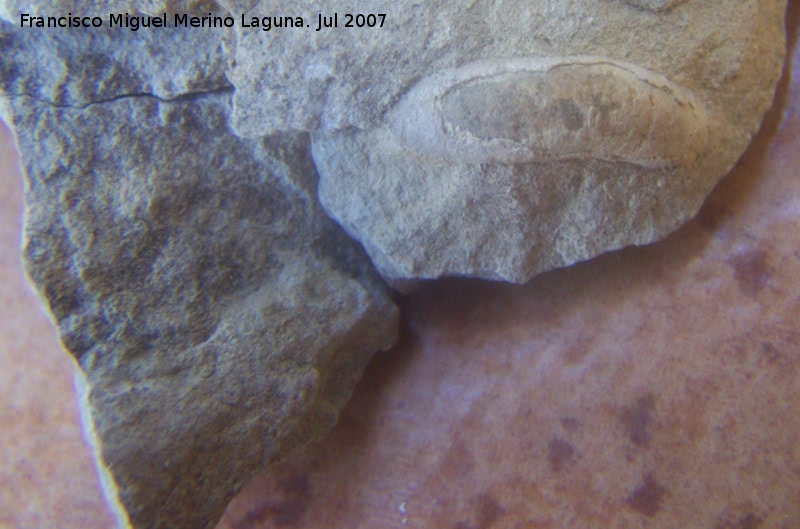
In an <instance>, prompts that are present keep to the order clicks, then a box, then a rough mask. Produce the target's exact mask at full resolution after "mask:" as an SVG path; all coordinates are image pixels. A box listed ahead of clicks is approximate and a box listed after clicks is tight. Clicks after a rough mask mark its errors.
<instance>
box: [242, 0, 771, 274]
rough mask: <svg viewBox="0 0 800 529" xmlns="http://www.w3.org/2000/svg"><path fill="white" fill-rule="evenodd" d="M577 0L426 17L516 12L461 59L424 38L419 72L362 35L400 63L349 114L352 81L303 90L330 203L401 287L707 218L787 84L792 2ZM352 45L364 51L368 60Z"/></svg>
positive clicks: (360, 92) (641, 239) (548, 263)
mask: <svg viewBox="0 0 800 529" xmlns="http://www.w3.org/2000/svg"><path fill="white" fill-rule="evenodd" d="M427 5H428V8H430V9H432V8H431V7H430V5H429V4H427ZM563 5H564V3H563V2H555V1H553V2H537V3H533V4H531V5H528V4H525V5H519V6H517V7H514V6H511V5H506V4H503V9H497V10H495V9H493V8H492V9H489V8H488V7H485V6H483V5H482V4H474V5H473V6H472V8H471V9H468V10H466V12H465V13H463V14H460V15H459V16H460V17H461V18H458V19H457V17H456V15H455V14H450V13H449V12H448V10H447V8H446V7H443V9H442V12H441V13H440V17H441V18H438V19H436V20H437V23H436V24H434V23H433V19H432V18H430V17H432V16H433V15H432V14H431V13H426V12H424V11H423V12H420V13H419V17H421V20H428V21H429V23H428V25H427V26H426V24H425V23H424V22H420V20H419V19H418V20H417V21H416V23H417V24H420V25H421V26H422V27H429V28H433V27H436V28H441V27H449V28H456V27H457V24H456V20H459V21H464V20H474V21H477V20H483V21H487V20H494V19H493V18H492V17H496V16H498V13H500V12H502V13H503V15H502V16H503V18H502V20H503V22H504V23H503V24H494V25H490V26H489V27H486V28H484V29H485V30H486V31H487V32H488V34H487V35H485V37H482V38H475V39H467V38H462V39H455V38H454V39H453V42H452V45H451V46H449V47H448V48H447V51H446V53H445V52H443V53H440V54H436V53H433V52H431V51H430V50H428V49H426V50H416V49H415V51H414V53H417V51H418V52H419V53H418V55H415V59H416V60H415V61H413V65H412V64H410V63H405V62H402V61H399V60H398V59H396V58H392V57H391V52H390V51H389V50H383V48H379V49H378V50H377V51H375V50H374V49H373V48H371V47H370V45H372V44H373V43H372V42H364V49H369V50H370V51H369V54H370V55H369V56H370V57H373V56H374V55H381V54H382V53H385V56H384V55H381V57H382V60H384V61H388V62H386V63H383V64H385V65H386V71H387V74H386V76H385V77H383V78H375V79H373V78H372V77H371V76H372V74H371V73H370V71H369V69H368V68H367V70H366V73H364V76H365V77H364V79H362V81H363V82H364V84H362V85H358V86H355V81H354V82H353V87H352V91H353V95H352V100H353V104H352V105H351V106H347V107H345V106H344V105H341V106H340V105H338V104H335V103H334V102H335V101H336V99H337V97H338V95H337V94H338V91H339V90H340V89H342V90H343V88H342V86H343V84H344V83H346V82H347V80H348V77H347V75H346V74H344V73H343V74H342V75H337V76H336V79H335V80H333V81H331V83H329V84H327V85H326V86H327V90H328V92H326V93H325V97H323V98H315V99H314V101H315V102H316V104H317V107H314V106H313V105H310V104H306V103H305V102H303V101H300V98H301V97H302V94H301V95H298V96H296V97H291V96H287V98H288V99H289V101H290V102H292V103H293V104H297V105H299V108H302V109H306V110H308V112H310V113H311V114H313V115H318V116H320V117H321V118H320V120H319V123H318V124H317V127H318V128H319V130H317V131H316V132H314V133H313V135H312V137H313V143H314V145H313V153H314V160H315V163H316V164H317V168H318V170H319V172H320V178H321V183H320V187H319V195H320V201H321V203H322V204H323V206H324V207H325V209H326V211H327V212H328V213H329V214H330V215H331V216H332V217H333V218H335V219H336V220H337V221H338V222H339V223H340V224H341V225H342V226H343V227H344V228H345V229H346V230H347V232H348V233H350V234H351V235H352V236H353V237H355V238H356V239H358V240H359V241H361V242H362V243H363V245H364V247H365V248H366V249H367V252H368V253H369V254H370V257H371V258H372V259H373V261H374V262H375V264H376V265H377V267H378V269H379V270H380V272H381V274H382V275H383V276H384V277H385V278H387V279H388V280H390V281H393V282H395V284H397V285H401V284H402V281H404V280H407V279H419V278H428V279H430V278H437V277H441V276H469V277H479V278H486V279H498V280H506V281H512V282H518V283H522V282H526V281H528V280H529V279H530V278H531V277H533V276H534V275H536V274H538V273H540V272H543V271H546V270H550V269H552V268H555V267H559V266H565V265H569V264H572V263H575V262H577V261H581V260H584V259H588V258H591V257H593V256H595V255H597V254H600V253H603V252H606V251H609V250H614V249H618V248H621V247H624V246H628V245H632V244H636V245H639V244H646V243H650V242H653V241H655V240H658V239H660V238H662V237H664V236H665V235H667V234H668V233H670V232H672V231H673V230H675V229H676V228H678V227H679V226H680V225H681V224H683V223H684V222H686V221H687V220H688V219H690V218H691V217H692V216H694V215H695V214H696V212H697V211H698V209H699V208H700V205H701V204H702V203H703V200H704V199H705V197H706V195H707V194H708V193H709V192H710V190H711V189H712V188H713V187H714V185H715V184H716V183H717V181H718V180H719V179H720V178H721V177H722V176H723V175H725V174H726V173H727V172H728V171H729V170H730V168H731V167H732V166H733V164H734V163H735V162H736V160H737V159H738V158H739V156H740V155H741V153H742V152H743V151H744V149H745V148H746V147H747V144H748V143H749V141H750V138H751V137H752V135H753V134H754V133H755V132H756V131H757V129H758V127H759V124H760V122H761V118H762V116H763V114H764V112H766V110H767V109H768V108H769V106H770V104H771V102H772V98H773V93H774V89H775V84H776V83H777V80H778V78H779V76H780V72H781V68H782V64H783V56H784V51H785V50H784V48H785V43H784V29H783V12H784V10H785V7H786V4H785V2H784V1H781V0H761V1H759V2H756V3H751V4H744V3H741V2H734V1H725V2H718V3H714V4H713V5H712V4H709V3H705V2H686V3H681V4H677V5H674V6H673V7H672V9H668V10H664V11H658V12H653V11H650V10H642V9H639V8H637V7H633V6H629V5H627V4H625V3H622V2H593V1H587V2H577V3H575V2H571V3H570V6H571V8H570V9H569V10H565V9H563ZM387 9H393V8H388V7H387ZM409 9H411V8H410V7H409ZM426 9H427V8H426ZM567 11H568V12H567ZM576 13H580V15H576ZM395 15H396V13H395ZM462 15H463V16H462ZM426 17H427V18H426ZM448 17H452V18H448ZM711 20H713V21H715V22H714V23H710V21H711ZM443 21H446V22H443ZM500 28H502V34H500ZM431 31H433V30H431ZM454 31H455V30H454ZM433 34H434V33H433V32H432V33H429V34H426V35H423V36H419V35H417V36H416V37H414V42H410V43H409V46H411V48H412V49H414V46H415V45H416V44H415V42H416V41H417V40H420V41H422V42H427V41H428V40H430V39H432V38H433ZM719 34H725V35H732V36H735V38H730V39H725V40H724V41H722V40H720V39H719V38H718V37H717V35H719ZM359 35H360V34H359ZM463 35H466V33H463ZM482 35H483V33H482ZM515 35H517V36H520V39H521V36H522V35H527V36H528V38H526V39H521V40H520V39H515V38H514V36H515ZM332 38H335V37H333V36H328V35H327V34H326V35H324V36H320V37H319V39H320V40H324V39H332ZM353 38H359V37H358V36H357V35H356V34H355V33H354V34H353ZM364 38H365V39H366V38H367V37H364ZM754 43H757V44H754ZM394 45H395V46H398V44H397V43H394ZM308 46H310V48H313V49H308V50H306V51H307V53H308V54H309V55H310V56H312V57H314V58H315V60H318V61H320V62H322V63H324V64H331V65H334V64H336V60H343V59H341V56H340V55H336V60H333V61H328V62H326V54H327V53H329V50H328V48H324V47H322V46H318V47H316V48H314V46H315V43H314V42H312V43H311V44H309V45H308ZM350 53H351V56H350V59H348V60H352V61H355V62H357V63H358V60H359V59H358V57H357V55H358V54H359V53H367V52H364V51H362V48H360V47H356V51H352V52H350ZM243 54H244V55H247V54H248V40H247V39H243V40H241V43H240V47H239V50H238V52H237V55H238V56H241V55H243ZM345 55H346V53H345ZM370 60H372V59H370ZM368 62H369V61H368ZM246 64H248V63H246V62H245V63H242V62H241V61H240V62H239V63H238V65H237V67H236V68H235V69H234V73H235V75H233V76H232V79H233V82H234V84H235V85H236V87H237V90H236V95H235V96H234V97H235V99H236V100H237V101H240V102H241V101H245V100H247V101H248V102H249V104H250V105H257V104H258V100H259V99H258V97H257V96H255V95H253V97H249V98H248V96H247V94H248V93H249V89H248V85H247V83H245V84H244V88H243V89H242V88H240V85H239V82H240V81H242V80H245V79H247V78H248V77H247V75H246V74H245V72H247V71H249V70H246V66H245V65H246ZM250 67H251V68H252V65H251V66H250ZM237 72H238V73H237ZM354 75H355V74H354ZM289 79H290V78H287V80H288V82H289V86H292V87H293V88H297V85H293V84H292V82H291V81H290V80H289ZM373 81H374V82H373ZM376 94H383V95H380V96H378V95H376ZM376 97H378V98H379V100H375V101H373V100H371V99H370V98H376ZM246 104H247V103H239V106H240V107H241V106H242V105H246ZM287 104H288V103H287ZM299 115H304V113H303V111H299V110H296V109H295V110H294V111H292V112H288V113H281V112H279V113H278V114H277V116H278V118H277V119H287V118H288V117H291V118H295V117H297V116H299ZM237 123H238V125H237V126H238V127H239V128H240V129H242V130H240V131H241V132H244V133H248V132H249V131H250V130H255V129H252V128H251V127H250V126H249V125H245V124H244V123H245V122H243V121H241V120H239V121H238V122H237ZM266 123H270V121H269V120H267V121H266ZM293 124H295V125H298V126H303V123H300V122H293ZM332 124H336V125H337V127H338V126H341V127H339V129H338V130H329V129H331V128H336V127H333V126H332ZM261 125H262V126H266V125H264V124H263V123H261ZM278 125H280V126H285V125H286V123H280V124H278Z"/></svg>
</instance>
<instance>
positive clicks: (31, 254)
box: [0, 25, 397, 529]
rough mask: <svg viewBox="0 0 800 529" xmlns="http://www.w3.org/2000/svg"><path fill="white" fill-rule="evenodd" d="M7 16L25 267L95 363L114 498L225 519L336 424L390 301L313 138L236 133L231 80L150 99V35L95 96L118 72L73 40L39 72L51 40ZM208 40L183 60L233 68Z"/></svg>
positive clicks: (391, 316) (165, 514) (137, 514)
mask: <svg viewBox="0 0 800 529" xmlns="http://www.w3.org/2000/svg"><path fill="white" fill-rule="evenodd" d="M2 30H3V31H4V36H3V40H2V46H3V52H4V53H3V55H2V60H0V64H2V67H1V68H0V71H2V72H4V74H3V88H4V89H5V90H9V92H8V95H7V96H6V97H4V98H3V99H0V106H2V107H3V110H4V114H5V119H6V120H7V121H8V122H9V123H11V124H12V126H13V128H14V132H15V136H16V140H17V146H18V149H19V151H20V156H21V163H22V165H23V168H24V173H25V185H26V187H25V199H26V212H25V215H26V217H25V241H24V244H25V248H24V256H25V260H26V267H27V271H28V273H29V275H30V277H31V279H32V280H33V282H34V283H35V285H36V286H37V287H38V290H39V291H40V293H41V294H42V296H43V298H44V299H45V300H46V302H47V303H48V305H49V307H50V310H51V312H52V315H53V318H54V320H55V321H56V323H57V325H58V327H59V331H60V334H61V339H62V341H63V343H64V344H65V346H66V347H67V349H68V350H69V351H70V352H71V353H72V355H73V356H74V357H75V359H76V361H77V363H78V364H79V365H80V367H81V369H82V371H83V372H84V373H85V377H79V378H81V380H80V381H79V384H84V383H85V386H86V387H87V388H88V394H87V395H86V397H87V399H88V401H87V402H85V403H84V406H85V411H86V412H87V414H88V413H91V420H87V421H86V422H85V425H86V429H87V436H88V437H89V439H90V441H92V442H94V443H95V449H96V450H97V451H98V457H99V458H101V459H99V461H98V463H99V470H100V473H101V478H102V479H103V482H104V488H105V492H106V495H107V498H108V499H109V501H110V502H111V503H112V506H113V507H114V509H115V511H116V515H117V516H118V521H119V523H120V525H121V526H126V524H127V523H130V524H131V525H132V526H133V527H136V528H148V529H150V528H170V529H177V528H201V527H212V526H213V525H214V524H215V523H216V522H217V520H218V519H219V516H220V515H221V514H222V511H223V509H224V508H225V505H226V504H227V502H228V501H229V499H230V498H231V497H232V495H233V494H234V493H235V492H236V491H237V490H238V489H239V488H240V487H241V485H242V484H243V483H244V482H246V480H247V479H248V478H249V477H250V476H251V475H252V473H254V472H256V471H258V469H259V468H262V467H263V466H264V465H266V464H269V463H271V462H273V461H275V460H277V459H279V458H281V457H282V456H283V455H284V454H286V453H287V452H289V451H291V450H294V449H296V448H297V447H299V446H301V445H303V444H305V443H307V442H310V441H313V440H315V439H318V438H319V437H321V436H322V435H323V434H324V433H325V432H326V431H327V430H328V429H329V428H330V427H331V426H332V425H333V424H334V423H335V421H336V418H337V415H338V412H339V410H340V408H341V407H342V405H343V404H344V402H345V401H346V400H347V399H348V397H349V395H350V392H351V391H352V388H353V386H354V384H355V382H356V380H357V379H358V378H359V377H360V375H361V372H362V370H363V368H364V366H365V364H366V362H367V360H368V359H369V357H370V356H371V355H372V353H374V352H375V351H377V350H379V349H386V348H388V347H390V346H391V344H392V343H393V341H394V339H395V333H396V326H397V321H396V320H397V314H396V309H395V308H394V306H393V305H392V304H391V302H390V301H389V299H388V297H387V295H386V292H385V290H384V288H383V287H382V285H381V283H380V281H379V279H377V275H375V274H374V271H373V270H372V268H371V265H370V264H369V261H368V259H367V258H366V256H365V255H364V254H363V251H362V250H361V249H360V248H359V247H358V246H357V245H356V244H355V243H354V242H353V241H351V240H350V239H349V238H347V237H346V235H344V233H343V232H342V231H341V229H340V228H339V227H338V226H336V225H335V224H334V223H333V222H332V221H330V220H329V219H328V218H327V217H326V216H325V215H324V214H323V212H322V210H321V208H320V207H319V204H318V203H317V201H316V198H315V187H316V179H317V177H316V173H315V171H314V166H313V162H312V161H311V158H310V155H309V150H310V148H309V140H308V138H307V136H297V135H283V136H271V137H266V138H259V139H248V140H243V139H241V138H239V137H237V136H235V135H234V134H233V133H232V132H231V131H230V130H229V127H228V121H229V115H230V111H231V102H230V91H229V90H215V91H214V92H211V93H206V94H193V95H183V96H178V97H177V98H176V99H175V100H173V101H164V100H162V99H160V98H159V97H160V96H159V97H156V96H152V95H149V94H147V93H146V91H147V90H149V89H151V88H152V87H154V86H159V83H160V82H161V81H159V79H163V72H159V71H158V69H156V68H153V69H152V70H143V71H139V70H137V67H136V66H135V65H140V64H145V63H146V59H147V53H149V51H152V50H153V49H155V48H149V47H148V46H147V45H143V46H142V47H141V48H139V49H133V50H131V49H126V50H124V51H122V52H121V53H120V55H119V56H118V57H119V61H118V62H116V63H113V64H114V65H113V66H112V67H111V71H123V70H124V69H125V68H126V67H128V66H129V65H134V67H133V68H132V70H133V71H132V73H131V76H130V78H129V79H128V81H129V83H128V84H124V83H123V84H119V85H118V86H117V88H114V89H109V90H108V91H103V90H97V91H94V90H93V89H92V84H93V83H94V84H96V85H98V86H100V85H102V84H103V83H102V79H103V75H105V74H104V72H105V71H104V70H100V71H96V70H93V69H91V68H86V69H83V68H82V65H81V63H82V61H83V59H84V58H85V56H84V55H82V54H81V53H72V52H70V51H68V50H69V49H70V45H68V44H64V48H63V49H64V50H67V51H64V52H63V53H62V52H60V51H59V50H55V52H54V53H53V55H52V57H53V59H52V61H51V62H48V63H44V66H43V70H34V69H32V68H30V66H31V65H30V63H28V62H27V61H29V60H30V58H31V57H35V56H36V55H37V53H38V52H40V51H42V50H39V49H38V48H39V47H41V46H43V45H44V44H43V43H42V41H37V40H36V39H33V38H28V37H20V36H19V35H15V34H14V33H15V31H14V30H13V29H12V28H10V27H8V25H5V26H3V27H2ZM170 33H172V32H169V33H164V34H163V35H169V34H170ZM62 38H63V39H65V40H64V41H62V42H65V43H66V42H67V37H66V36H62ZM102 38H106V37H102ZM108 38H109V39H110V42H111V43H112V45H113V48H115V49H121V48H122V45H123V44H124V43H126V42H127V41H126V40H124V39H123V40H115V37H114V36H110V37H108ZM74 42H75V44H73V46H75V45H78V44H80V43H82V42H83V41H81V40H80V39H76V40H75V41H74ZM171 43H174V41H171V40H167V41H166V42H161V43H160V45H162V46H166V45H169V44H171ZM27 46H30V47H34V50H31V49H29V48H27ZM162 49H163V48H162ZM6 50H11V51H12V52H11V53H5V52H6ZM199 50H200V52H199V54H200V55H201V58H200V59H199V61H198V62H196V63H194V64H191V65H187V66H186V67H185V70H184V71H185V72H196V73H197V74H198V75H204V65H206V64H219V63H218V61H216V60H212V61H211V62H203V61H204V60H205V59H207V57H204V56H203V55H204V53H205V52H206V50H218V48H217V47H215V46H214V45H211V46H209V47H205V48H199ZM139 51H143V52H144V55H143V56H136V53H137V52H139ZM197 51H198V49H191V48H190V49H188V50H187V53H188V54H189V55H187V56H186V57H184V60H186V61H190V60H191V56H192V55H191V54H192V53H195V52H197ZM171 52H174V50H171ZM154 53H155V56H160V55H161V54H158V53H157V52H154ZM129 57H133V58H131V59H130V60H129V59H128V58H129ZM51 65H57V67H55V66H53V67H52V68H49V67H50V66H51ZM59 68H60V69H61V70H63V71H57V70H59ZM48 71H50V73H48V74H45V72H48ZM95 72H97V74H98V75H99V76H100V78H93V77H91V75H92V74H94V73H95ZM217 73H218V69H211V70H210V71H207V72H205V74H207V75H208V77H207V78H205V79H203V78H201V79H197V80H195V81H193V83H194V84H193V85H192V86H196V87H205V88H210V89H214V88H216V87H217V84H218V81H219V77H218V76H217ZM62 74H63V77H59V75H62ZM150 74H152V75H150ZM187 75H188V73H187ZM26 76H27V77H26ZM112 77H113V76H112ZM37 79H38V80H41V84H40V85H39V86H36V80H37ZM59 79H66V80H69V81H70V82H67V83H61V82H59ZM190 84H191V83H182V82H181V83H179V84H177V85H174V86H171V85H169V84H168V83H167V84H161V85H160V86H166V88H165V90H167V92H166V93H163V94H161V95H167V94H168V95H176V92H177V91H178V90H180V88H181V87H182V86H189V85H190ZM31 86H34V88H36V90H34V91H33V93H34V94H35V96H33V97H32V96H30V95H17V94H18V93H21V92H27V90H28V89H29V88H28V87H31ZM17 87H24V90H20V91H16V90H15V88H17ZM84 87H86V88H85V89H84ZM94 97H99V98H101V100H100V101H91V98H94ZM50 98H52V99H50ZM45 99H46V100H45ZM87 101H88V102H87ZM72 104H74V105H77V106H70V105H72ZM87 419H88V417H87ZM92 423H93V424H92ZM117 499H118V502H117Z"/></svg>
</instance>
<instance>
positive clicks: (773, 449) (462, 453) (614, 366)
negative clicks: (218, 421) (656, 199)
mask: <svg viewBox="0 0 800 529" xmlns="http://www.w3.org/2000/svg"><path fill="white" fill-rule="evenodd" d="M791 3H792V8H791V10H790V17H789V23H788V26H789V28H790V32H791V34H792V35H793V37H792V41H791V43H790V44H791V46H792V47H794V40H795V39H794V36H796V34H797V28H798V25H800V1H793V2H791ZM799 68H800V52H798V51H795V52H794V54H793V55H791V56H790V57H789V59H788V60H787V73H786V75H785V76H784V79H783V81H782V84H781V90H780V94H779V97H778V100H777V102H776V105H775V108H774V109H773V110H772V112H771V113H770V115H769V116H768V118H767V120H766V122H765V125H764V127H763V130H762V131H761V133H760V134H759V136H758V137H757V139H756V141H755V142H754V144H753V146H752V147H751V148H750V150H748V152H747V153H746V154H745V156H744V157H743V159H742V160H741V162H740V163H739V164H738V166H737V167H736V169H735V170H734V171H733V173H732V174H731V175H729V176H728V177H726V178H725V179H724V180H723V182H722V183H720V185H719V186H718V188H717V189H716V191H715V192H714V193H713V195H712V196H711V197H710V199H709V200H708V202H707V204H706V206H705V207H704V208H703V211H702V213H701V214H700V216H699V217H698V218H697V219H695V220H694V221H692V222H691V223H689V224H688V225H686V226H685V227H684V228H683V229H681V230H679V231H678V232H677V233H675V234H673V235H672V236H670V237H669V238H668V239H667V240H664V241H662V242H660V243H657V244H654V245H651V246H648V247H643V248H629V249H626V250H623V251H620V252H615V253H612V254H608V255H605V256H602V257H600V258H598V259H594V260H592V261H591V262H588V263H584V264H581V265H578V266H574V267H571V268H569V269H566V270H560V271H556V272H553V273H548V274H545V275H543V276H540V277H539V278H537V279H535V280H534V281H533V282H531V283H530V284H529V285H526V286H524V287H515V286H510V285H503V284H490V283H481V282H474V281H473V282H470V281H457V280H448V281H441V282H438V283H435V284H429V285H425V286H423V288H422V289H420V290H419V291H418V292H416V293H415V294H413V295H411V296H409V297H408V298H406V299H405V300H404V301H403V302H402V304H403V308H404V310H405V321H404V331H403V340H402V343H401V344H400V346H398V347H397V348H395V349H394V350H393V351H391V352H389V353H387V354H384V355H381V356H379V357H378V358H376V359H375V360H374V361H373V363H372V364H371V366H370V367H369V369H368V371H367V373H366V375H365V377H364V380H363V381H362V382H361V384H360V385H359V387H358V389H357V391H356V394H355V397H354V399H353V401H352V402H351V404H350V405H349V406H348V407H347V408H346V410H345V411H344V413H343V415H342V418H341V421H340V424H339V426H337V427H336V428H335V430H334V431H333V433H332V435H330V436H329V437H328V438H327V439H326V440H325V441H323V442H322V443H320V444H319V445H317V446H314V447H311V448H310V449H309V450H306V451H305V452H304V453H302V454H299V455H297V456H296V457H294V458H293V459H292V460H290V461H287V462H286V463H284V464H282V465H281V466H279V467H277V468H275V469H273V470H271V471H269V472H267V473H264V474H262V475H261V476H259V477H258V478H257V479H255V480H254V481H253V482H252V483H250V485H248V487H247V488H246V489H245V490H244V491H243V493H242V494H241V495H240V496H239V497H238V498H237V499H236V500H235V501H234V502H233V503H232V504H231V506H230V507H229V509H228V512H227V513H226V515H225V517H224V518H223V520H222V521H221V522H220V525H219V529H256V528H259V529H262V528H273V527H279V528H379V529H380V528H404V527H408V528H431V529H433V528H436V529H489V528H512V529H544V528H552V529H561V528H581V529H583V528H586V529H589V528H598V529H599V528H604V529H605V528H609V529H610V528H626V529H627V528H645V527H646V528H651V529H671V528H692V529H695V528H698V529H773V528H776V529H777V528H780V529H797V528H799V527H800V441H798V440H800V81H797V80H795V81H792V80H791V75H790V73H789V72H790V71H791V70H794V71H800V70H798V69H799ZM15 166H16V160H15V158H14V155H13V151H12V150H11V147H10V140H9V135H8V133H7V131H6V130H5V129H3V131H2V133H1V134H0V279H2V281H0V528H3V529H5V528H7V527H8V528H26V529H27V528H40V527H41V528H55V527H58V528H63V529H90V528H92V529H93V528H106V527H110V526H111V518H110V516H109V514H108V511H107V509H106V507H105V505H104V503H103V501H102V499H101V496H100V493H99V489H98V486H97V479H96V476H95V473H94V469H93V467H92V462H91V457H90V453H89V450H88V448H87V447H86V445H85V444H84V443H83V441H82V437H81V433H80V428H79V425H78V417H77V412H76V409H77V408H76V404H75V397H74V393H73V389H72V385H71V384H72V381H71V380H72V373H71V370H72V369H73V368H72V364H71V362H70V361H69V359H68V358H67V356H66V354H65V353H64V352H63V351H62V350H61V349H60V347H59V345H58V342H57V341H56V338H55V334H54V331H53V329H52V327H51V326H50V324H49V321H48V319H47V316H46V315H45V313H44V312H43V310H42V309H41V308H40V306H39V303H38V300H37V298H36V297H35V295H34V294H33V293H32V291H31V290H30V289H29V288H28V287H27V286H26V284H25V283H24V281H23V276H22V271H21V266H20V264H19V251H18V247H19V231H20V224H21V185H22V184H21V180H20V177H19V173H18V171H17V170H16V168H15Z"/></svg>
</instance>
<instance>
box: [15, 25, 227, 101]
mask: <svg viewBox="0 0 800 529" xmlns="http://www.w3.org/2000/svg"><path fill="white" fill-rule="evenodd" d="M79 12H80V11H79ZM93 12H94V13H97V12H102V13H105V11H93ZM104 18H105V20H104V23H107V21H108V19H107V15H104ZM231 45H232V35H230V34H229V33H228V30H218V29H205V30H203V31H175V30H174V29H169V30H162V31H145V30H139V31H136V32H134V31H131V30H130V29H126V28H108V27H107V26H104V27H102V28H96V29H91V30H85V29H78V30H65V29H58V30H43V29H35V28H34V29H31V28H27V29H25V30H15V26H14V25H13V24H10V23H8V22H5V21H4V20H0V49H2V50H3V54H4V57H3V60H2V61H0V91H2V92H3V93H5V94H12V95H28V96H31V97H33V98H36V99H41V100H43V101H49V102H52V103H53V104H56V105H61V106H85V105H88V104H90V103H97V102H100V101H106V100H110V99H113V98H115V97H120V96H127V95H134V94H150V95H153V96H156V97H159V98H161V99H172V98H175V97H178V96H180V95H182V94H187V93H193V92H206V91H210V90H221V89H226V88H230V83H229V82H228V80H227V78H226V77H225V71H226V69H227V68H228V66H229V61H230V59H231V53H232V50H231V49H230V47H231ZM175 50H186V52H185V53H180V52H176V51H175ZM187 53H191V55H190V57H191V60H187ZM31 65H36V75H31V72H30V68H31Z"/></svg>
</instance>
